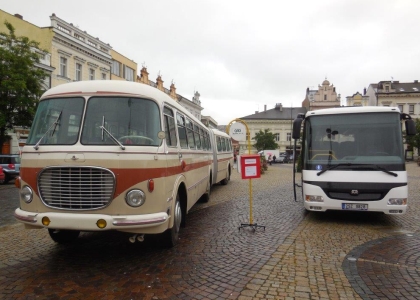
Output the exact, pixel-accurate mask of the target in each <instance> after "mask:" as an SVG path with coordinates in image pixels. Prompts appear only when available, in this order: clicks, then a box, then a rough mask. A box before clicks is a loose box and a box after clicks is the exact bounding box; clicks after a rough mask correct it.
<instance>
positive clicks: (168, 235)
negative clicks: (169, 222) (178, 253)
mask: <svg viewBox="0 0 420 300" xmlns="http://www.w3.org/2000/svg"><path fill="white" fill-rule="evenodd" d="M173 218H174V225H173V226H172V228H169V229H167V230H166V231H165V232H164V233H163V234H162V245H163V246H164V247H165V248H172V247H174V246H175V245H176V244H177V243H178V240H179V231H180V229H181V222H182V209H181V201H180V200H179V194H177V195H176V200H175V206H174V214H173Z"/></svg>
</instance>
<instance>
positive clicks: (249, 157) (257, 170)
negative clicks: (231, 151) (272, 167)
mask: <svg viewBox="0 0 420 300" xmlns="http://www.w3.org/2000/svg"><path fill="white" fill-rule="evenodd" d="M260 159H261V158H260V156H259V155H256V154H243V155H241V162H240V164H241V175H242V179H251V178H260V177H261V160H260Z"/></svg>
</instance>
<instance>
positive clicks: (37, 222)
mask: <svg viewBox="0 0 420 300" xmlns="http://www.w3.org/2000/svg"><path fill="white" fill-rule="evenodd" d="M14 217H15V218H16V219H17V220H18V221H19V222H22V223H24V224H25V225H28V226H27V227H33V228H34V227H38V228H50V229H63V230H64V229H67V230H80V231H103V230H119V231H137V230H136V229H140V230H145V229H148V228H156V227H159V228H160V227H163V228H167V225H168V220H169V216H168V214H166V213H164V212H160V213H154V214H145V215H121V216H113V215H104V214H78V213H65V212H62V213H61V212H60V213H57V212H46V213H34V212H28V211H24V210H21V209H20V208H17V209H16V210H15V213H14ZM165 225H166V226H165ZM146 231H149V230H146ZM158 231H161V230H158Z"/></svg>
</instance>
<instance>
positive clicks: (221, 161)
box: [210, 129, 233, 185]
mask: <svg viewBox="0 0 420 300" xmlns="http://www.w3.org/2000/svg"><path fill="white" fill-rule="evenodd" d="M210 139H211V143H212V145H214V147H213V150H214V151H213V161H214V165H213V168H212V175H213V176H212V179H211V180H212V183H220V184H222V185H226V184H228V182H229V180H230V175H231V171H232V168H233V148H232V139H231V137H230V136H229V135H228V134H227V133H224V132H222V131H220V130H217V129H210Z"/></svg>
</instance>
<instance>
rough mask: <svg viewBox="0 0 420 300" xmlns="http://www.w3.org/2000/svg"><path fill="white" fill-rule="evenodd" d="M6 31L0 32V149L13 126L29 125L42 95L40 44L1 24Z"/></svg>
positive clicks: (42, 74) (42, 73) (8, 25)
mask: <svg viewBox="0 0 420 300" xmlns="http://www.w3.org/2000/svg"><path fill="white" fill-rule="evenodd" d="M4 24H5V25H6V27H7V29H8V30H9V33H8V34H7V33H4V32H0V149H1V148H2V147H3V143H4V142H5V141H6V139H8V137H7V136H6V134H7V130H8V129H12V128H13V126H30V125H31V123H32V119H33V117H34V114H35V110H36V106H37V103H38V100H39V97H40V96H41V94H42V92H43V90H42V82H43V81H44V79H45V76H46V74H45V72H44V71H43V70H42V69H40V68H37V67H36V64H37V63H39V62H40V57H39V54H40V53H43V52H44V51H41V50H40V49H39V47H38V46H39V43H37V42H35V41H31V40H29V38H28V37H24V36H19V37H18V36H16V35H15V28H14V27H13V26H12V24H10V23H9V22H7V21H6V22H5V23H4Z"/></svg>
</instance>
